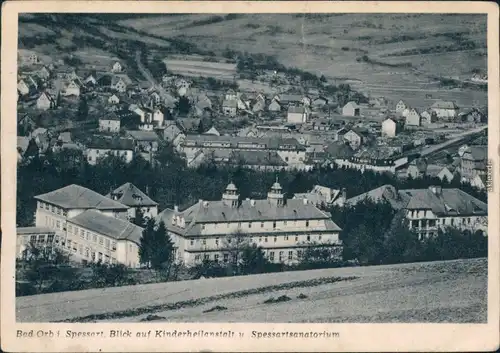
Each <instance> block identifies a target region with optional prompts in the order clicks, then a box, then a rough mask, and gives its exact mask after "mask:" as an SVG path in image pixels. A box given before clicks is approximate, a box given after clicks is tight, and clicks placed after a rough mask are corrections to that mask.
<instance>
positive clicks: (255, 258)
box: [240, 244, 269, 275]
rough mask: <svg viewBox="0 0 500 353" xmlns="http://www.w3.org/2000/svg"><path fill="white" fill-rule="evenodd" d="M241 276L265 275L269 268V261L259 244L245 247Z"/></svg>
mask: <svg viewBox="0 0 500 353" xmlns="http://www.w3.org/2000/svg"><path fill="white" fill-rule="evenodd" d="M240 256H241V264H240V274H244V275H248V274H256V273H265V272H266V271H267V268H268V266H269V261H268V260H267V258H266V255H265V254H264V251H263V250H262V248H261V247H259V246H257V244H251V245H249V246H245V247H243V249H242V251H241V255H240Z"/></svg>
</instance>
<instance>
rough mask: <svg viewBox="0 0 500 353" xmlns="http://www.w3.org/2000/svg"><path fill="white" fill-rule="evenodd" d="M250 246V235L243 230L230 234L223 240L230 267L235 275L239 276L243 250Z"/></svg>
mask: <svg viewBox="0 0 500 353" xmlns="http://www.w3.org/2000/svg"><path fill="white" fill-rule="evenodd" d="M249 246H250V239H249V237H248V235H247V234H246V233H244V232H242V231H241V230H238V231H236V232H234V233H231V234H228V235H227V237H226V238H224V240H223V248H224V249H225V251H226V253H227V254H228V257H229V258H228V260H229V266H231V271H232V272H233V274H239V271H240V265H241V261H242V253H243V250H244V249H246V248H248V247H249Z"/></svg>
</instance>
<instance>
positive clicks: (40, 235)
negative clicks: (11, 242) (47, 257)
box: [16, 227, 55, 258]
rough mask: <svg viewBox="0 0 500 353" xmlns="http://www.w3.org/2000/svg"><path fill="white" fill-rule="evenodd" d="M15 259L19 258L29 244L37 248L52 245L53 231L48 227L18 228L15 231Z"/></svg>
mask: <svg viewBox="0 0 500 353" xmlns="http://www.w3.org/2000/svg"><path fill="white" fill-rule="evenodd" d="M16 233H17V238H16V257H18V258H20V257H22V256H23V254H24V253H25V250H27V249H28V246H29V244H34V245H38V246H45V245H49V246H50V245H52V244H53V242H54V236H55V231H54V230H52V229H50V228H48V227H20V228H17V230H16Z"/></svg>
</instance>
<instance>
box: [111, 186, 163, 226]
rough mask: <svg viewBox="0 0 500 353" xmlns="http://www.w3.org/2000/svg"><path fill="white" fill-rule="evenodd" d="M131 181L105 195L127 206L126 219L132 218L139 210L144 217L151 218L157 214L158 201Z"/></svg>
mask: <svg viewBox="0 0 500 353" xmlns="http://www.w3.org/2000/svg"><path fill="white" fill-rule="evenodd" d="M147 192H148V190H147V188H146V194H145V193H144V192H142V191H141V190H140V189H139V188H138V187H137V186H135V185H134V184H132V183H125V184H123V185H122V186H120V187H118V188H116V189H115V190H113V191H111V192H110V193H109V194H108V195H106V197H108V198H110V199H112V200H114V201H117V202H120V203H121V204H123V205H125V206H128V207H129V209H128V219H129V220H130V221H132V220H134V219H135V217H136V212H137V211H138V210H140V211H141V212H142V215H143V217H144V218H145V219H153V218H155V217H156V216H157V215H158V203H157V202H155V201H153V200H152V199H151V198H150V197H149V196H148V195H147Z"/></svg>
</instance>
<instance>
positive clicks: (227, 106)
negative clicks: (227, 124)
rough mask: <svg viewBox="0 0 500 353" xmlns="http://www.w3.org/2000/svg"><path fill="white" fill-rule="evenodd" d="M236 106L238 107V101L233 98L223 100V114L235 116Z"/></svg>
mask: <svg viewBox="0 0 500 353" xmlns="http://www.w3.org/2000/svg"><path fill="white" fill-rule="evenodd" d="M237 108H238V102H237V101H236V100H235V99H233V100H224V102H222V112H223V113H224V114H225V115H229V116H235V115H236V110H237Z"/></svg>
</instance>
